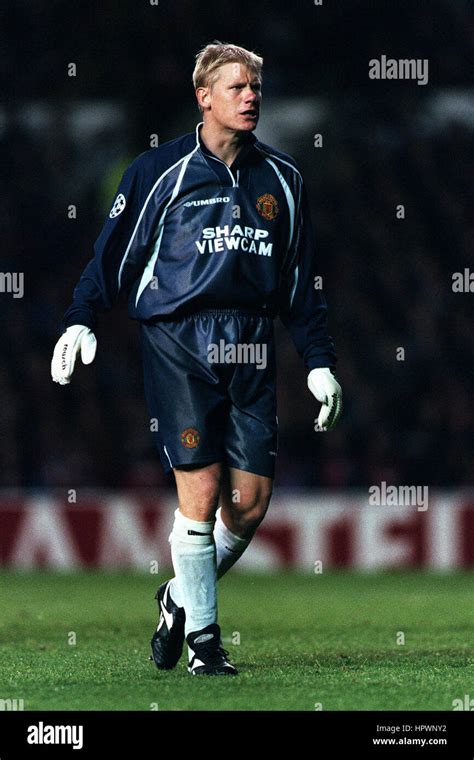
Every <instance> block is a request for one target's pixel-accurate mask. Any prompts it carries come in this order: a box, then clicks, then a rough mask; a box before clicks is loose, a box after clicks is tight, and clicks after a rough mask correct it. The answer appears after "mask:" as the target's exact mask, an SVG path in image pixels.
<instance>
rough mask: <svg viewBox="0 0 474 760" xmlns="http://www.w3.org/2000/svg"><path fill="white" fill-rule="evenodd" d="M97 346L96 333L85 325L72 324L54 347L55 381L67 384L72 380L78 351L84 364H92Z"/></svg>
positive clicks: (53, 374)
mask: <svg viewBox="0 0 474 760" xmlns="http://www.w3.org/2000/svg"><path fill="white" fill-rule="evenodd" d="M96 348H97V341H96V339H95V335H94V333H93V332H92V330H90V329H89V328H88V327H84V325H71V327H68V328H67V330H66V332H65V333H63V334H62V335H61V337H60V338H59V340H58V342H57V343H56V345H55V347H54V353H53V358H52V361H51V377H52V378H53V380H54V382H55V383H59V384H60V385H67V384H68V383H70V382H71V375H72V373H73V372H74V365H75V363H76V357H77V355H78V353H79V352H80V353H81V359H82V363H83V364H91V362H93V361H94V356H95V352H96Z"/></svg>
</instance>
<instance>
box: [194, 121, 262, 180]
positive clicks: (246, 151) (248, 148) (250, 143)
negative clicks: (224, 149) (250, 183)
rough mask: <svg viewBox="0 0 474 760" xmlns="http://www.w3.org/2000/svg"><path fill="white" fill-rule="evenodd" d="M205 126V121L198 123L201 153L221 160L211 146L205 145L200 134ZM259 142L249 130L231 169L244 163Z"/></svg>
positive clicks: (198, 140)
mask: <svg viewBox="0 0 474 760" xmlns="http://www.w3.org/2000/svg"><path fill="white" fill-rule="evenodd" d="M202 126H204V122H203V121H200V122H199V124H197V125H196V144H197V145H199V149H200V151H201V153H205V154H207V155H208V156H213V158H217V159H218V160H219V161H220V160H221V159H220V158H218V156H215V155H214V153H213V152H212V151H210V150H209V148H208V147H207V146H206V145H204V143H203V141H202V140H201V135H200V134H199V132H200V130H201V127H202ZM256 142H257V138H256V137H255V135H254V134H252V132H249V136H248V140H247V143H246V144H245V145H244V147H243V148H242V150H241V151H240V152H239V154H238V156H237V158H236V159H235V161H234V162H233V163H232V165H231V166H229V169H230V170H231V171H232V169H238V168H239V167H240V166H242V164H244V163H245V162H246V159H247V158H248V157H249V155H250V154H251V153H252V152H253V149H254V144H255V143H256Z"/></svg>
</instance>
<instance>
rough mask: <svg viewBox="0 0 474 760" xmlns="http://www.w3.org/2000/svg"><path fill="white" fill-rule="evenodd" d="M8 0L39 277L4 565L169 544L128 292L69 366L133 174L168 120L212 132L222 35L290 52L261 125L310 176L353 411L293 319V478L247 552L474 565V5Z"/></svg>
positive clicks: (23, 193) (8, 440)
mask: <svg viewBox="0 0 474 760" xmlns="http://www.w3.org/2000/svg"><path fill="white" fill-rule="evenodd" d="M1 13H2V22H3V28H4V33H3V42H2V48H1V50H0V56H1V58H2V63H3V64H4V65H3V66H2V67H1V69H2V72H3V73H2V74H1V78H2V90H3V92H4V94H5V97H4V99H3V103H2V105H1V106H0V167H1V170H0V171H1V174H0V183H1V184H0V188H1V197H2V203H1V204H0V229H1V233H2V235H1V237H2V252H1V259H2V265H1V269H2V271H3V272H24V273H25V294H24V297H23V298H21V299H20V298H18V299H15V298H13V297H12V295H11V294H8V293H2V294H0V314H1V321H2V339H1V361H0V394H1V400H2V409H1V423H0V424H1V435H0V485H1V487H2V491H1V494H0V506H1V509H0V520H1V521H2V530H1V531H0V563H1V564H2V565H4V566H7V567H11V568H28V567H29V568H35V567H39V566H48V567H53V568H54V567H61V568H63V569H64V568H68V567H84V566H86V567H90V566H95V565H96V566H99V567H116V566H125V567H134V568H144V569H145V568H148V567H149V563H150V562H153V561H158V563H159V565H160V569H161V568H162V566H163V565H166V564H167V563H169V551H168V544H167V536H168V533H169V527H170V522H171V516H172V511H173V508H174V507H175V496H174V490H173V478H172V477H168V478H166V477H164V475H163V474H162V472H161V468H160V465H159V462H158V457H157V454H156V452H155V450H154V448H153V445H152V440H151V435H150V433H149V421H148V419H147V412H146V408H145V403H144V398H143V390H142V375H141V363H140V361H141V360H140V355H139V347H138V340H137V336H138V333H137V325H136V324H135V323H134V322H132V321H130V320H129V319H128V317H127V315H126V310H125V304H123V303H122V304H121V305H119V306H118V307H117V308H116V309H115V310H114V311H113V312H112V313H111V314H108V315H104V316H102V318H101V320H100V327H99V330H98V334H97V337H98V355H97V358H96V361H95V363H94V364H93V365H92V366H90V367H88V368H84V367H82V366H79V368H78V370H77V371H76V374H75V376H74V381H73V383H72V384H71V386H69V387H58V386H56V385H54V384H53V383H52V382H51V380H50V359H51V353H52V349H53V346H54V343H55V342H56V340H57V337H58V328H59V323H60V320H61V317H62V314H63V312H64V310H65V309H66V307H67V306H68V304H69V302H70V299H71V296H72V290H73V287H74V285H75V283H76V281H77V279H78V277H79V275H80V273H81V271H82V269H83V268H84V266H85V264H86V262H87V261H88V260H89V258H90V257H91V255H92V246H93V242H94V240H95V239H96V237H97V236H98V234H99V231H100V228H101V225H102V223H103V220H104V217H105V214H106V213H107V211H108V209H109V207H110V205H111V202H112V200H113V198H114V194H115V189H116V186H117V184H118V181H119V179H120V176H121V173H122V172H123V170H124V169H125V167H126V166H127V165H128V163H129V162H130V161H131V160H132V159H133V158H134V157H135V156H136V155H137V154H139V153H141V152H142V151H144V150H147V149H148V148H149V147H150V137H151V136H152V135H158V138H159V141H160V142H164V141H166V140H168V139H172V138H174V137H176V136H177V135H179V134H182V133H184V132H188V131H191V130H193V129H194V126H195V124H196V123H197V121H199V113H198V111H197V108H196V106H195V102H194V93H193V90H192V84H191V72H192V68H193V63H194V55H195V53H196V52H197V50H198V49H199V48H200V47H201V46H202V45H204V44H205V43H206V42H209V41H211V40H212V39H215V38H217V39H221V40H224V41H233V42H236V43H237V44H242V45H244V46H247V47H249V48H251V49H254V50H256V52H258V53H260V54H262V55H263V57H264V60H265V63H264V87H263V94H264V101H263V114H262V119H261V122H260V125H259V127H258V129H257V134H258V136H259V137H260V139H262V140H263V141H264V142H268V143H270V144H271V145H274V146H275V147H278V148H280V149H281V150H284V151H286V152H288V153H290V154H292V155H294V156H295V158H296V159H297V160H298V162H299V164H300V166H301V169H302V172H303V175H304V177H305V179H306V183H307V186H308V191H309V197H310V199H311V205H312V212H313V217H314V224H315V228H316V235H317V241H318V257H319V270H320V273H321V274H322V276H323V279H324V288H325V291H326V296H327V299H328V303H329V309H330V312H329V313H330V328H331V329H330V332H331V334H332V335H334V337H335V339H336V344H337V349H338V355H339V365H338V374H339V377H340V380H341V384H342V386H343V389H344V393H345V410H344V414H343V417H342V419H341V421H340V424H339V426H338V428H337V430H335V431H334V432H332V433H331V434H328V435H321V434H317V433H315V432H314V431H313V421H314V419H315V417H316V416H317V405H316V404H315V402H314V400H313V398H312V396H311V395H310V394H309V392H308V391H307V389H306V372H305V370H304V367H303V366H302V363H301V361H300V359H299V358H298V357H297V355H296V352H295V349H294V348H293V346H292V344H291V343H290V340H289V337H288V336H287V335H286V334H285V332H284V331H283V329H281V327H280V326H279V327H278V343H279V354H278V355H279V362H278V368H279V418H280V432H281V436H280V454H279V459H278V468H277V479H276V495H275V499H274V504H273V506H272V508H271V509H270V513H269V515H268V518H267V520H266V521H265V523H264V524H263V525H262V527H261V529H260V530H259V533H258V535H257V537H256V539H255V543H254V545H253V546H252V547H251V548H250V549H249V551H248V553H247V555H245V556H244V558H243V559H242V562H241V565H239V566H240V567H242V568H247V569H248V568H253V569H256V568H259V569H272V568H282V567H283V568H284V567H297V568H300V569H306V570H308V571H312V570H313V566H314V562H315V561H318V560H321V561H323V562H324V563H326V565H330V566H337V567H341V566H342V567H352V566H359V567H373V568H375V567H390V566H396V567H399V566H402V567H403V566H410V567H413V566H414V567H420V566H425V567H426V566H432V567H441V568H445V567H456V566H464V567H470V566H472V565H474V500H473V498H472V490H471V486H472V478H473V474H474V457H473V445H472V443H473V438H472V434H473V415H474V411H473V410H474V406H473V403H472V381H473V375H472V368H473V366H474V330H473V322H472V298H473V295H472V293H469V292H465V293H455V292H453V289H452V277H453V274H454V273H455V272H464V270H465V268H467V267H469V266H471V267H472V250H473V232H474V227H473V218H472V213H471V215H469V205H468V200H469V196H470V194H471V200H472V184H471V185H470V181H472V177H473V173H472V158H473V155H474V151H473V148H474V104H473V98H472V96H473V83H472V79H471V78H470V76H469V71H470V70H471V71H472V49H473V46H472V43H473V37H472V30H473V28H474V25H473V9H472V5H470V4H469V3H468V2H467V0H466V1H463V0H429V1H425V0H417V2H408V1H406V2H404V1H400V2H397V3H388V2H377V3H372V2H364V1H363V0H360V1H357V0H355V1H354V2H344V3H338V4H333V3H329V2H326V0H324V2H323V4H322V6H316V5H315V4H314V3H313V2H312V0H298V1H297V2H296V3H292V4H291V8H290V6H289V4H288V3H287V2H284V1H283V0H275V1H274V2H265V1H261V2H254V3H252V4H248V5H247V4H245V5H244V6H242V5H241V4H240V3H235V2H229V0H219V2H217V1H216V0H210V1H209V2H194V1H192V0H176V1H175V2H169V1H168V0H159V2H158V3H156V4H151V3H150V2H145V0H141V1H140V2H124V1H122V2H121V1H120V0H114V1H113V2H112V0H107V1H105V2H101V3H92V2H83V3H80V4H76V3H66V2H51V0H48V2H46V1H45V0H34V2H32V0H29V2H26V1H25V0H17V1H16V2H15V3H14V4H12V5H11V6H10V7H8V9H7V8H5V9H3V10H2V12H1ZM382 54H385V55H387V56H389V57H390V56H391V57H394V58H396V59H399V58H421V59H424V58H427V59H428V60H429V83H428V84H427V85H426V86H421V85H417V83H416V82H414V81H372V80H369V78H368V61H369V60H370V59H371V58H373V57H376V58H379V57H380V56H381V55H382ZM70 63H75V64H76V66H77V75H76V76H74V77H71V76H68V65H69V64H70ZM470 64H471V65H470ZM316 134H321V135H322V137H323V145H322V147H315V144H314V143H315V135H316ZM399 204H403V205H404V207H405V218H404V219H398V218H397V216H396V209H397V206H398V205H399ZM71 205H74V206H75V207H76V209H77V215H76V218H69V215H68V208H69V207H70V206H71ZM399 348H403V349H404V350H405V358H404V360H403V361H400V360H397V349H399ZM382 481H385V482H387V483H388V484H394V485H407V486H415V485H419V486H422V487H423V486H428V487H429V489H430V503H429V509H428V510H427V511H421V510H418V509H417V508H416V507H414V506H405V507H403V506H399V507H389V506H385V507H384V506H379V507H372V506H369V504H368V496H367V494H368V488H369V487H370V486H372V485H377V484H380V483H381V482H382Z"/></svg>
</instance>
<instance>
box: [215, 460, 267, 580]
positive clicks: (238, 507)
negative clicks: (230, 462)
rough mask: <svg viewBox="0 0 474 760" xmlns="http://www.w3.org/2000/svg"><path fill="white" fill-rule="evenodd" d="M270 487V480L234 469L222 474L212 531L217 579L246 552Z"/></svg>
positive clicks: (262, 514)
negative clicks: (214, 523) (218, 506)
mask: <svg viewBox="0 0 474 760" xmlns="http://www.w3.org/2000/svg"><path fill="white" fill-rule="evenodd" d="M272 488H273V479H272V478H268V477H264V476H263V475H255V474H254V473H251V472H245V471H244V470H238V469H236V468H235V467H230V468H228V469H227V470H225V471H224V480H223V484H222V490H221V509H219V510H218V512H217V517H216V525H215V528H214V540H215V544H216V554H217V577H218V578H222V576H223V575H224V574H225V573H226V572H227V571H228V570H229V569H230V568H231V567H232V566H233V565H234V564H235V563H236V562H237V560H238V559H239V557H241V556H242V554H243V553H244V551H245V550H246V548H247V546H248V545H249V543H250V541H251V540H252V538H253V535H254V533H255V531H256V530H257V528H258V526H259V525H260V523H261V521H262V520H263V518H264V516H265V514H266V511H267V508H268V504H269V502H270V498H271V495H272Z"/></svg>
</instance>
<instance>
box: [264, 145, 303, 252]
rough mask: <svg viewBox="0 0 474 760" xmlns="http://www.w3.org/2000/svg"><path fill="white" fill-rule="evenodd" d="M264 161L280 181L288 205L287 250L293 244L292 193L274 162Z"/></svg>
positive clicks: (293, 209) (293, 210)
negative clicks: (288, 230)
mask: <svg viewBox="0 0 474 760" xmlns="http://www.w3.org/2000/svg"><path fill="white" fill-rule="evenodd" d="M265 161H267V162H268V163H269V164H270V166H272V167H273V169H274V171H275V174H276V175H277V177H278V179H279V180H280V184H281V186H282V188H283V192H284V193H285V196H286V201H287V203H288V210H289V212H290V237H289V239H288V250H290V248H291V244H292V242H293V235H294V233H295V210H296V207H295V199H294V198H293V193H292V192H291V190H290V188H289V187H288V184H287V182H286V179H285V178H284V176H283V174H282V173H281V171H280V170H279V168H278V166H277V165H276V164H275V162H274V161H272V160H271V158H268V157H267V158H265Z"/></svg>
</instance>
